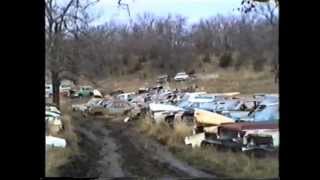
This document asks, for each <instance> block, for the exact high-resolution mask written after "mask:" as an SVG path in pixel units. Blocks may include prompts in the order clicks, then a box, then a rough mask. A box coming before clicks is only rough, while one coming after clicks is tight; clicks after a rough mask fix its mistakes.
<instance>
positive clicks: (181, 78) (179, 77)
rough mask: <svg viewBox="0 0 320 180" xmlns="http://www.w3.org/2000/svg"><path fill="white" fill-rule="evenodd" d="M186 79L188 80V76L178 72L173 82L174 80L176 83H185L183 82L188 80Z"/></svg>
mask: <svg viewBox="0 0 320 180" xmlns="http://www.w3.org/2000/svg"><path fill="white" fill-rule="evenodd" d="M188 79H190V76H189V75H188V74H187V73H185V72H179V73H177V74H176V76H175V77H174V80H176V81H185V80H188Z"/></svg>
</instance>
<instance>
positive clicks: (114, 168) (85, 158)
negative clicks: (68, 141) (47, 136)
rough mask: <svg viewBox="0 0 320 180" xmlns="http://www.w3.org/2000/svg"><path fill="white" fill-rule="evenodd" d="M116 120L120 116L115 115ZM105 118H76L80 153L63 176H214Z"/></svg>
mask: <svg viewBox="0 0 320 180" xmlns="http://www.w3.org/2000/svg"><path fill="white" fill-rule="evenodd" d="M116 119H119V117H118V118H116ZM116 119H114V120H107V119H105V118H98V117H88V118H86V119H82V118H81V119H76V120H74V129H75V132H76V133H77V134H78V136H79V138H80V141H79V143H78V146H79V149H80V152H81V154H80V155H76V156H73V157H72V158H71V159H70V161H69V162H68V163H67V164H65V165H64V166H62V167H61V168H60V172H61V176H63V177H149V178H151V177H157V178H164V179H172V178H176V177H214V176H213V175H209V174H207V173H204V172H202V171H199V170H197V169H194V168H192V167H190V166H189V165H187V164H185V163H183V162H180V161H178V160H177V159H175V158H174V157H173V155H172V154H171V153H170V152H169V151H168V150H166V149H164V148H163V147H161V145H160V144H158V143H156V142H154V141H152V140H151V139H148V138H146V137H144V136H142V135H141V134H139V133H138V132H136V131H135V130H134V129H133V128H132V126H133V125H134V124H132V123H124V122H123V121H122V119H121V120H120V119H119V121H117V120H116Z"/></svg>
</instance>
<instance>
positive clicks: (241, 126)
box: [219, 123, 279, 131]
mask: <svg viewBox="0 0 320 180" xmlns="http://www.w3.org/2000/svg"><path fill="white" fill-rule="evenodd" d="M278 128H279V125H278V124H275V123H270V124H269V123H268V124H262V123H261V124H260V123H233V124H224V125H221V126H220V127H219V129H232V130H235V131H243V130H254V129H278Z"/></svg>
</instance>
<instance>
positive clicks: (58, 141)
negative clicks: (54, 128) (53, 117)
mask: <svg viewBox="0 0 320 180" xmlns="http://www.w3.org/2000/svg"><path fill="white" fill-rule="evenodd" d="M66 144H67V143H66V140H65V139H62V138H58V137H54V136H46V147H59V148H65V147H66Z"/></svg>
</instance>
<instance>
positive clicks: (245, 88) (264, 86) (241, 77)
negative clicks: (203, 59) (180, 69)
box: [98, 69, 279, 94]
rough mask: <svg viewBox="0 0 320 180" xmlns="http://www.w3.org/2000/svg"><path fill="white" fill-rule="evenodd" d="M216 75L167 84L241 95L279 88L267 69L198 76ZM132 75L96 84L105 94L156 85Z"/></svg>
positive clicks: (154, 79) (151, 80)
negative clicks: (216, 76)
mask: <svg viewBox="0 0 320 180" xmlns="http://www.w3.org/2000/svg"><path fill="white" fill-rule="evenodd" d="M212 74H218V75H219V77H218V78H216V79H213V78H212V79H210V78H208V79H196V80H193V81H187V82H174V80H172V81H171V82H170V83H169V86H170V87H171V88H187V87H191V86H193V85H197V86H198V90H202V91H207V92H213V93H219V92H231V91H233V92H234V91H237V92H241V93H242V94H249V93H277V92H278V90H279V88H278V84H276V83H275V82H274V76H273V74H272V73H271V72H270V70H269V69H266V70H264V71H262V72H254V71H252V70H245V69H242V70H239V71H234V70H233V69H225V70H222V69H219V70H216V71H211V72H205V73H202V74H198V75H199V76H202V75H205V76H210V75H212ZM135 77H136V76H134V75H132V76H122V77H116V78H112V79H104V80H100V81H99V82H98V84H99V85H100V87H101V88H102V89H104V90H105V91H106V92H110V91H112V90H115V89H122V90H124V91H128V92H129V91H136V90H137V89H138V88H140V87H146V86H151V85H155V84H156V75H152V76H151V75H150V77H148V78H146V79H139V78H138V77H136V78H135Z"/></svg>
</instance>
